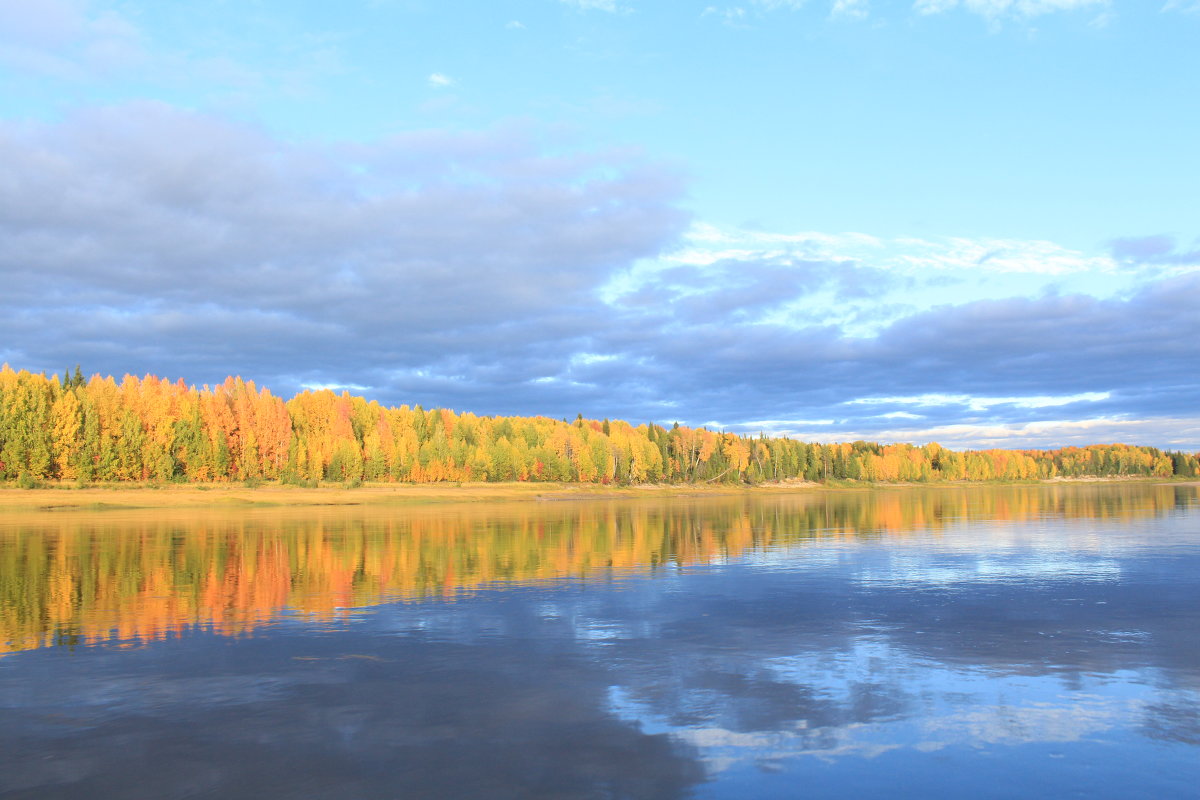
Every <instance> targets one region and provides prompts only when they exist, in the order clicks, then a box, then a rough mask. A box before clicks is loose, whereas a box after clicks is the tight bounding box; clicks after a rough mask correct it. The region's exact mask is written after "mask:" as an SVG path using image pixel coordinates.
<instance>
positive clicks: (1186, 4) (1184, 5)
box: [1162, 0, 1200, 14]
mask: <svg viewBox="0 0 1200 800" xmlns="http://www.w3.org/2000/svg"><path fill="white" fill-rule="evenodd" d="M1162 10H1163V11H1182V12H1183V13H1184V14H1200V0H1167V4H1166V5H1165V6H1163V8H1162Z"/></svg>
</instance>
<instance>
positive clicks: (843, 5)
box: [829, 0, 870, 19]
mask: <svg viewBox="0 0 1200 800" xmlns="http://www.w3.org/2000/svg"><path fill="white" fill-rule="evenodd" d="M869 14H870V8H869V3H868V0H835V2H834V4H833V8H832V9H831V10H830V12H829V15H830V16H831V17H842V18H846V19H866V18H867V16H868V15H869Z"/></svg>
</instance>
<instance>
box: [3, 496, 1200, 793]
mask: <svg viewBox="0 0 1200 800" xmlns="http://www.w3.org/2000/svg"><path fill="white" fill-rule="evenodd" d="M1197 786H1200V497H1198V489H1197V487H1194V486H1179V485H1176V486H1151V485H1145V484H1138V485H1128V486H1082V487H1001V488H974V489H944V490H931V491H920V490H910V491H904V490H897V491H876V492H869V493H867V492H864V493H828V494H822V493H811V494H806V495H790V496H780V497H754V498H751V499H746V498H727V499H718V500H702V501H701V500H687V499H676V500H672V501H670V502H664V501H650V502H644V501H639V502H612V503H544V504H523V505H508V506H487V507H471V508H433V509H422V510H407V511H397V510H380V509H375V510H371V509H366V508H363V509H359V510H354V509H350V510H345V509H343V510H324V511H322V510H312V509H307V510H287V511H253V512H216V511H213V512H203V513H191V514H183V513H167V514H164V513H162V512H155V513H149V512H147V513H134V512H121V513H117V512H108V513H93V514H90V515H85V514H66V513H57V514H52V513H46V514H41V515H31V516H21V517H18V516H7V517H5V516H0V797H4V798H39V799H41V798H97V797H104V798H153V799H154V800H162V798H185V797H188V798H190V797H213V798H223V799H224V798H243V797H244V798H276V797H281V798H300V797H304V798H423V797H429V798H435V797H437V798H441V797H470V798H485V797H486V798H510V797H511V798H524V797H552V798H613V797H631V798H641V797H646V798H671V797H699V798H726V797H737V798H751V797H753V798H770V797H884V796H898V795H913V796H918V795H922V794H928V795H931V796H932V795H936V796H949V797H961V796H971V797H978V798H988V797H1022V798H1027V797H1056V798H1057V797H1088V798H1094V797H1114V798H1116V797H1119V798H1134V797H1147V798H1164V797H1166V798H1172V797H1195V796H1196V791H1197V788H1196V787H1197Z"/></svg>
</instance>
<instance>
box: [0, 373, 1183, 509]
mask: <svg viewBox="0 0 1200 800" xmlns="http://www.w3.org/2000/svg"><path fill="white" fill-rule="evenodd" d="M1123 475H1129V476H1147V477H1150V476H1153V477H1164V478H1165V477H1171V476H1183V477H1195V476H1197V475H1200V463H1198V461H1197V454H1195V453H1183V452H1170V451H1162V450H1159V449H1157V448H1154V447H1143V446H1136V445H1124V444H1108V445H1090V446H1087V447H1065V448H1060V449H1055V450H999V449H993V450H969V451H961V452H960V451H954V450H949V449H947V448H944V447H942V446H940V445H938V444H936V443H930V444H927V445H923V446H914V445H910V444H878V443H874V442H865V441H856V442H851V443H838V444H818V443H807V442H801V441H798V440H795V439H789V438H782V437H767V436H764V435H758V436H743V435H738V434H733V433H726V432H720V431H710V430H708V429H706V428H689V427H685V426H681V425H678V424H675V425H672V426H670V427H664V426H662V425H656V424H654V423H645V424H642V425H637V426H634V425H632V424H630V423H628V422H625V421H621V420H608V419H605V420H591V419H584V418H583V417H582V416H579V417H577V418H576V419H575V420H574V421H567V420H558V419H551V418H548V417H506V416H484V417H480V416H477V415H475V414H472V413H469V412H464V413H456V412H454V411H451V410H449V409H429V410H426V409H423V408H421V406H419V405H416V406H412V407H410V406H407V405H402V406H400V407H398V408H395V407H385V406H382V405H380V404H379V403H378V402H375V401H369V400H366V399H364V398H362V397H355V396H351V395H350V394H349V393H348V392H342V393H340V394H339V393H336V392H333V391H330V390H317V391H304V392H301V393H300V394H297V395H296V396H295V397H293V398H291V399H290V400H287V401H284V400H283V399H282V398H280V397H278V396H276V395H274V394H272V393H271V391H270V390H269V389H266V388H259V387H256V386H255V384H254V382H253V381H243V380H242V379H241V378H228V379H226V380H225V382H224V383H221V384H218V385H216V386H211V387H210V386H203V387H200V388H196V387H194V386H189V385H187V384H185V383H184V382H183V381H182V380H180V381H175V382H172V381H168V380H164V379H161V378H157V377H155V376H152V375H147V376H145V377H143V378H137V377H134V376H132V375H126V376H125V377H124V378H123V379H122V380H121V381H120V382H118V381H116V380H115V379H114V378H113V377H111V376H108V377H102V376H100V375H93V376H91V377H90V378H86V379H85V378H84V377H83V375H82V374H81V372H80V370H79V368H78V367H76V369H75V372H74V374H70V373H64V374H63V375H62V376H61V377H60V376H58V375H50V376H47V375H45V374H35V373H30V372H28V371H25V370H21V371H15V370H13V369H12V368H11V367H9V366H8V365H7V364H5V365H4V366H3V367H0V480H3V481H16V482H17V484H18V485H22V486H30V485H34V484H36V483H38V482H41V481H47V480H58V481H76V482H79V483H90V482H112V481H164V482H170V481H176V482H185V483H189V482H213V481H217V482H220V481H248V482H254V481H260V480H278V481H282V482H284V483H292V484H304V485H312V484H314V483H316V482H320V481H334V482H361V481H369V482H380V481H383V482H397V481H399V482H416V483H426V482H435V481H570V482H580V483H606V484H634V483H705V482H712V483H715V482H722V483H749V484H754V483H760V482H764V481H779V480H796V479H803V480H810V481H819V482H826V481H831V480H861V481H881V482H894V481H904V482H910V481H911V482H938V481H993V480H1030V479H1045V478H1053V477H1058V476H1063V477H1085V476H1095V477H1108V476H1123Z"/></svg>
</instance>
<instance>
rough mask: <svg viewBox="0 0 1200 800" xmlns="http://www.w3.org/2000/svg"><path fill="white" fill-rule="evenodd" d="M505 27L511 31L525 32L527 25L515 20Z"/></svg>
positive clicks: (507, 23)
mask: <svg viewBox="0 0 1200 800" xmlns="http://www.w3.org/2000/svg"><path fill="white" fill-rule="evenodd" d="M504 27H505V28H507V29H508V30H510V31H523V30H525V23H523V22H521V21H520V20H516V19H513V20H509V21H508V22H506V23H505V24H504Z"/></svg>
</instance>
